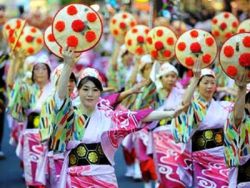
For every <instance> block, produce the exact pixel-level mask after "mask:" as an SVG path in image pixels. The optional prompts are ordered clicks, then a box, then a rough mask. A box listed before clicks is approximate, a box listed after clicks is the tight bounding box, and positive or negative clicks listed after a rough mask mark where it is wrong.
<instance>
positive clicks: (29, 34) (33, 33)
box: [16, 26, 44, 56]
mask: <svg viewBox="0 0 250 188" xmlns="http://www.w3.org/2000/svg"><path fill="white" fill-rule="evenodd" d="M43 43H44V41H43V33H42V31H41V30H40V29H38V28H36V27H33V26H25V27H24V29H23V31H22V34H21V36H20V38H19V40H18V41H17V44H16V50H17V51H19V50H20V51H21V52H22V53H24V55H25V56H30V55H33V54H36V53H37V52H39V51H40V50H41V49H42V47H43Z"/></svg>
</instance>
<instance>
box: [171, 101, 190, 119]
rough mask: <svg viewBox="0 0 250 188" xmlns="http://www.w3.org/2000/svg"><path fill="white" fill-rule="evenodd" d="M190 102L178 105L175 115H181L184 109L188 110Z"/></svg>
mask: <svg viewBox="0 0 250 188" xmlns="http://www.w3.org/2000/svg"><path fill="white" fill-rule="evenodd" d="M188 106H189V105H188V104H187V105H180V106H178V107H177V108H176V109H175V111H174V117H177V116H178V115H180V114H181V113H182V112H183V111H186V110H187V108H188Z"/></svg>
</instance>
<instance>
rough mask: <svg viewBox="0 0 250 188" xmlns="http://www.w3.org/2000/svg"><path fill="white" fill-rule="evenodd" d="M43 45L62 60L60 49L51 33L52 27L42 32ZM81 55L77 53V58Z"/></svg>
mask: <svg viewBox="0 0 250 188" xmlns="http://www.w3.org/2000/svg"><path fill="white" fill-rule="evenodd" d="M43 37H44V43H45V45H46V46H47V48H48V49H49V50H50V51H51V52H52V53H53V54H54V55H56V56H58V57H60V58H62V47H60V46H59V45H58V44H57V43H56V40H55V37H54V35H53V33H52V26H49V27H47V29H46V30H45V32H44V35H43ZM80 55H81V53H78V54H77V56H80Z"/></svg>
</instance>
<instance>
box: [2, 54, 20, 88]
mask: <svg viewBox="0 0 250 188" xmlns="http://www.w3.org/2000/svg"><path fill="white" fill-rule="evenodd" d="M23 61H24V58H23V57H22V56H21V55H20V54H17V53H12V54H11V55H10V67H9V69H8V73H7V78H6V83H7V86H8V87H10V88H11V87H13V85H14V82H15V79H16V76H17V73H18V71H19V70H20V69H21V66H22V65H23Z"/></svg>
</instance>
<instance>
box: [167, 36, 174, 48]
mask: <svg viewBox="0 0 250 188" xmlns="http://www.w3.org/2000/svg"><path fill="white" fill-rule="evenodd" d="M167 43H168V45H170V46H172V45H173V44H174V38H173V37H168V38H167Z"/></svg>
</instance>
